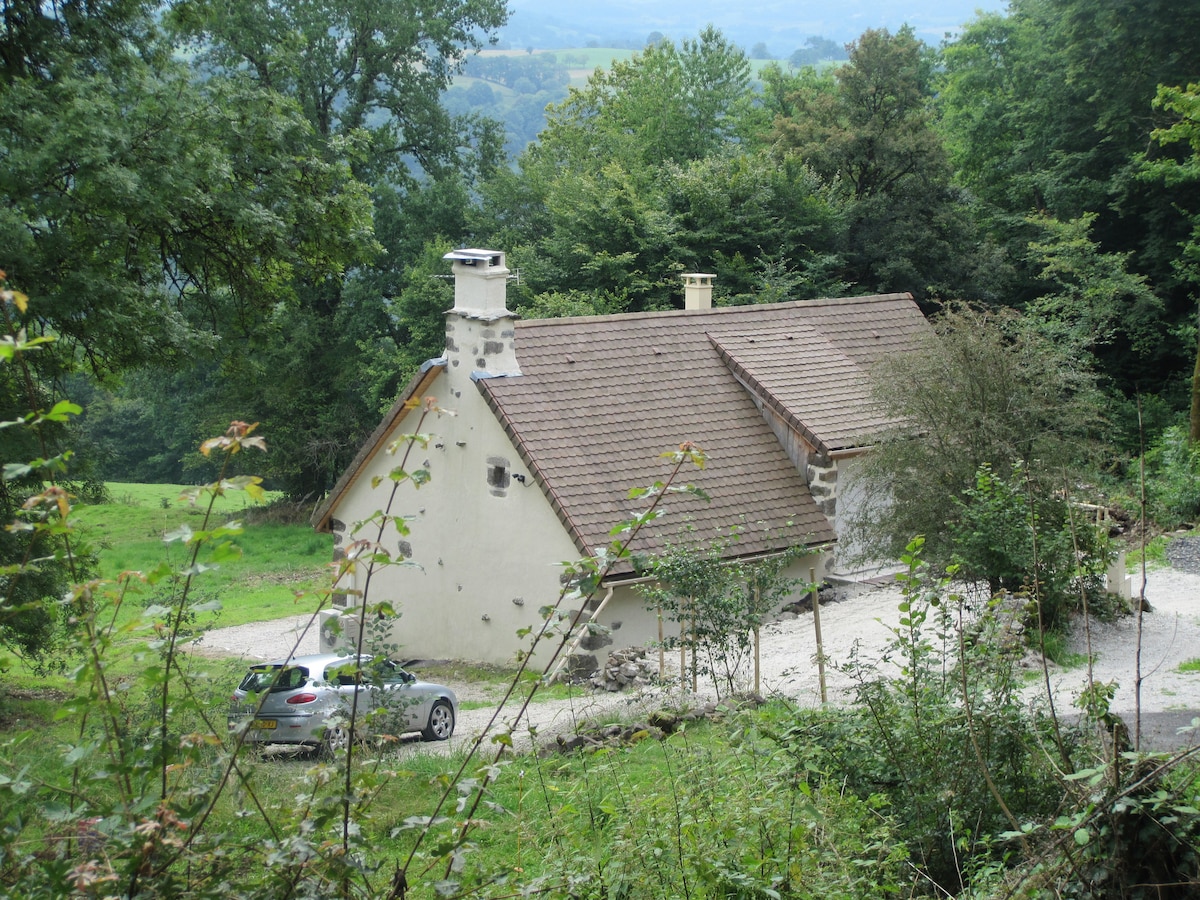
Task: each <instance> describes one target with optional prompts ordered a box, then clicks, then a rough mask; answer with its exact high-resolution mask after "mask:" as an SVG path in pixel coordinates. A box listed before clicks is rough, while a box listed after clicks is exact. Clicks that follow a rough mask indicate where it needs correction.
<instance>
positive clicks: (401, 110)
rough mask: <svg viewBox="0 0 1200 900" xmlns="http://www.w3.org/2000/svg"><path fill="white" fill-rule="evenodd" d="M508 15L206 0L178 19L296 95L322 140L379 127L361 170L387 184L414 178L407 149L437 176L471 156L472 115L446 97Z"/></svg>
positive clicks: (368, 2)
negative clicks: (454, 109) (466, 152)
mask: <svg viewBox="0 0 1200 900" xmlns="http://www.w3.org/2000/svg"><path fill="white" fill-rule="evenodd" d="M506 18H507V11H506V9H505V7H504V4H503V3H502V2H500V0H413V2H404V3H397V2H388V3H378V2H372V0H351V2H343V3H338V4H330V3H305V2H300V0H284V2H269V0H248V2H244V0H197V2H193V3H186V4H180V5H178V6H176V7H174V9H173V16H172V18H171V22H172V24H173V26H174V27H175V28H176V29H177V31H178V32H179V33H180V34H181V35H184V36H187V37H190V38H192V39H193V40H195V41H196V43H197V46H198V48H199V49H200V51H201V54H200V56H201V60H202V62H204V63H206V64H207V65H209V66H212V67H214V68H217V69H219V70H223V71H243V70H244V71H246V72H247V73H248V74H249V75H250V76H251V77H253V78H254V79H255V81H256V82H257V83H258V84H259V85H260V86H261V87H263V88H265V89H268V90H271V91H274V92H276V93H279V94H283V95H286V96H290V97H294V98H295V99H296V100H297V101H298V102H299V103H300V106H301V109H302V110H303V112H304V115H305V117H306V118H307V119H308V120H309V121H310V122H311V123H312V124H313V127H314V128H315V129H316V130H317V133H318V134H320V135H321V136H322V137H324V138H327V139H328V138H332V137H335V136H341V137H343V138H349V137H350V136H351V135H354V134H355V133H356V132H363V133H366V134H369V135H370V139H371V140H370V145H369V154H368V155H367V156H366V157H365V158H360V160H359V163H358V165H357V171H358V173H359V174H360V176H362V177H365V178H367V179H368V180H370V181H375V180H377V179H378V178H379V177H380V176H384V175H386V176H387V177H389V178H393V179H395V178H400V179H403V178H405V177H406V175H407V171H408V166H407V163H406V161H405V160H406V158H407V157H411V158H414V159H416V161H417V163H418V164H419V165H420V167H421V169H422V170H423V171H425V172H427V173H430V174H431V175H435V176H436V175H438V174H440V173H441V172H442V171H443V170H444V169H446V168H447V167H448V166H449V167H453V166H454V165H455V164H457V163H459V162H461V160H460V159H459V156H458V154H459V150H460V148H461V147H462V146H463V144H464V143H466V141H464V139H463V131H462V129H463V127H464V125H465V123H463V122H461V121H460V122H454V121H451V120H450V119H449V117H448V116H447V115H446V113H445V111H444V110H443V109H442V107H441V106H440V104H439V103H438V96H439V94H440V93H441V92H442V91H444V90H445V89H446V88H448V87H449V86H450V80H451V78H453V76H454V74H455V73H456V72H457V71H458V70H459V69H460V68H461V66H462V63H463V60H464V58H465V56H466V54H467V53H468V52H469V51H470V50H473V49H477V48H478V47H479V46H480V45H481V44H480V34H488V33H491V32H492V31H493V30H494V29H496V28H499V27H500V26H501V25H503V24H504V22H505V21H506Z"/></svg>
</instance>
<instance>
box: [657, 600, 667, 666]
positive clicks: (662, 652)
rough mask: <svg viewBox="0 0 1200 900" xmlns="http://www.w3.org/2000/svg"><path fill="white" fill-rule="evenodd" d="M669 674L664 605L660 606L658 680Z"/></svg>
mask: <svg viewBox="0 0 1200 900" xmlns="http://www.w3.org/2000/svg"><path fill="white" fill-rule="evenodd" d="M666 674H667V649H666V648H665V647H664V646H663V629H662V607H661V606H660V607H659V608H658V680H659V681H662V680H663V678H664V677H666Z"/></svg>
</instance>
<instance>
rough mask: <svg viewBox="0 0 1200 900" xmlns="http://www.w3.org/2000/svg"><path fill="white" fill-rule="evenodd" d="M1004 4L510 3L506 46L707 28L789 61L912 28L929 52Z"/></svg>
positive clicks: (619, 42)
mask: <svg viewBox="0 0 1200 900" xmlns="http://www.w3.org/2000/svg"><path fill="white" fill-rule="evenodd" d="M1005 6H1006V3H1005V2H1004V0H981V2H976V0H838V2H836V3H835V2H830V0H825V2H819V3H811V2H810V3H796V2H794V0H793V2H781V0H766V2H762V3H758V4H748V5H744V6H734V5H733V4H729V3H727V2H723V0H722V2H718V0H686V2H685V0H655V2H653V3H651V2H648V0H610V2H607V3H594V4H586V5H584V4H571V5H569V6H564V5H563V4H562V3H561V2H559V0H509V9H510V10H511V12H512V14H511V16H510V21H509V25H508V26H507V27H506V28H505V29H504V30H503V31H502V32H501V39H502V40H503V41H504V43H505V44H507V45H509V46H511V47H519V48H520V47H538V48H542V47H585V46H588V45H589V43H590V44H591V45H592V46H601V47H613V46H641V45H643V44H645V42H646V38H647V37H648V36H649V35H650V34H651V33H653V32H659V33H661V34H662V35H664V36H665V37H668V38H671V39H673V40H676V41H678V40H680V39H683V38H689V37H694V36H695V35H696V34H698V33H699V31H700V30H701V29H702V28H703V27H704V26H705V25H708V24H713V25H716V26H717V27H718V28H720V29H721V31H723V32H724V33H725V35H726V36H727V37H728V38H730V39H731V40H734V41H736V42H737V43H739V44H741V45H742V46H743V47H744V48H747V49H749V48H750V47H752V46H754V45H755V44H757V43H759V42H762V43H764V44H766V46H767V49H768V50H769V51H770V52H771V54H772V55H773V56H776V57H781V58H786V57H788V56H790V55H791V54H792V53H793V52H794V51H795V50H796V49H797V48H799V47H801V46H803V44H804V42H805V40H806V39H808V38H810V37H815V36H820V37H825V38H829V39H832V40H835V41H838V42H839V43H845V42H847V41H851V40H854V38H856V37H858V36H859V35H860V34H862V33H863V31H865V30H866V29H868V28H888V29H889V30H891V31H895V30H896V29H898V28H900V27H901V26H902V25H904V24H906V23H907V24H909V25H911V26H912V27H913V28H914V29H915V30H916V32H917V36H918V37H920V38H921V39H922V40H924V41H925V42H926V43H929V44H936V43H938V42H939V41H941V40H942V38H943V37H944V35H945V34H946V32H953V31H957V30H958V29H959V27H960V26H961V25H962V24H963V23H964V22H967V21H969V20H971V19H973V18H974V17H975V14H976V10H977V9H984V10H988V11H996V12H999V11H1002V10H1003V9H1004V8H1005Z"/></svg>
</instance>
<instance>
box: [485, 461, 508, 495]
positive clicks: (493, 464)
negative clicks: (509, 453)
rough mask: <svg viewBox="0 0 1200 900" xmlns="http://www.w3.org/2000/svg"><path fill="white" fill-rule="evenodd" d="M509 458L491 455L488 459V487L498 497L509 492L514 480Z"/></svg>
mask: <svg viewBox="0 0 1200 900" xmlns="http://www.w3.org/2000/svg"><path fill="white" fill-rule="evenodd" d="M509 469H510V467H509V464H508V460H507V459H504V458H503V457H501V456H489V457H488V460H487V483H488V489H489V490H490V491H491V492H492V494H493V495H494V496H496V497H503V496H504V495H505V494H506V493H507V492H508V485H509V483H510V482H511V481H512V474H511V472H510V471H509Z"/></svg>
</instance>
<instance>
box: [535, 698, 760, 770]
mask: <svg viewBox="0 0 1200 900" xmlns="http://www.w3.org/2000/svg"><path fill="white" fill-rule="evenodd" d="M762 703H763V699H762V698H761V697H757V696H754V695H745V696H741V697H733V698H728V699H726V700H725V701H723V702H722V703H705V704H702V705H701V706H697V707H695V708H693V709H684V710H669V709H660V710H656V711H655V712H652V713H650V715H648V716H647V717H646V718H644V719H641V720H639V721H637V722H633V723H630V724H624V725H621V724H609V725H600V724H596V725H585V726H583V727H582V728H580V729H579V731H577V732H575V733H574V734H560V735H558V736H557V737H556V738H555V739H554V740H553V741H550V742H548V743H546V744H543V745H542V748H541V749H540V750H539V751H538V755H539V756H541V757H543V758H545V757H548V756H554V755H555V754H560V753H568V754H569V753H574V752H575V751H577V750H581V751H583V752H584V753H595V752H596V751H598V750H604V749H611V748H615V747H628V746H630V745H631V744H636V743H638V742H639V741H643V740H647V739H650V740H655V741H661V740H664V739H666V738H668V737H670V736H671V735H672V734H674V733H675V732H677V731H679V730H680V729H681V728H683V727H685V726H686V725H687V724H688V723H690V722H699V721H701V720H706V719H707V720H709V721H716V720H718V719H720V718H722V717H723V716H724V715H725V714H727V713H729V712H734V711H736V710H739V709H743V708H753V707H756V706H761V705H762Z"/></svg>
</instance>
